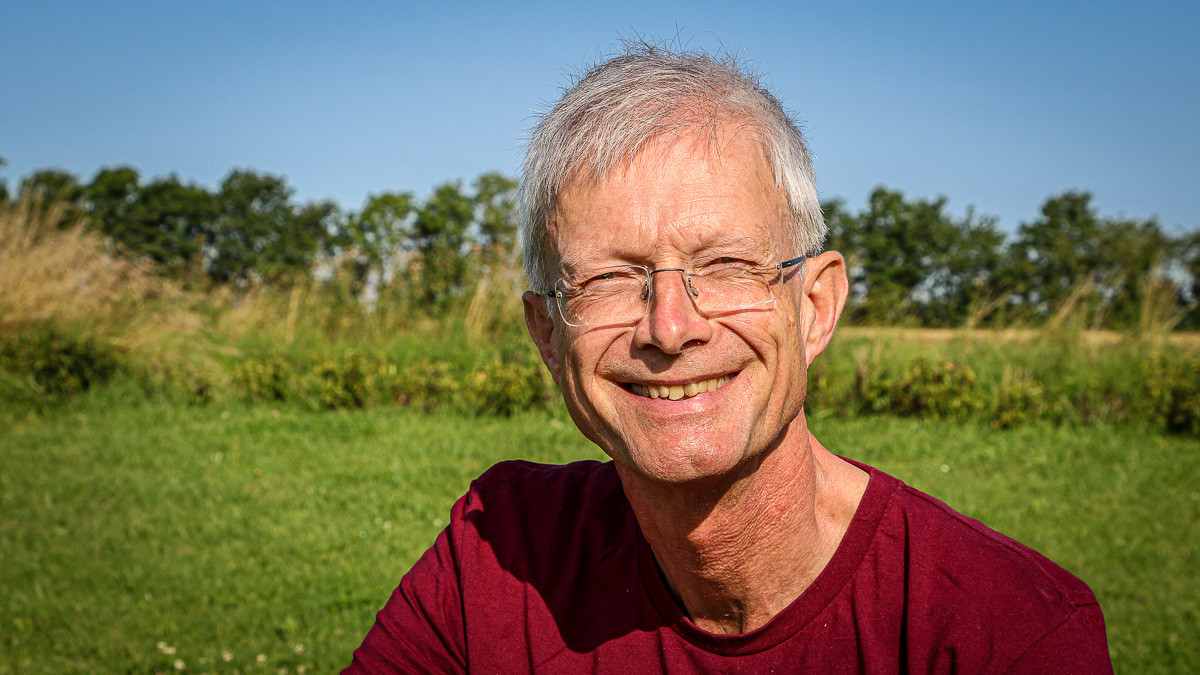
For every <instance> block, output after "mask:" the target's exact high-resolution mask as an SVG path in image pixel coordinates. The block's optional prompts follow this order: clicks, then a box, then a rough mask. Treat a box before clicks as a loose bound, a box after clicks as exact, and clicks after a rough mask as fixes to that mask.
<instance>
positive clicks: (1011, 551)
mask: <svg viewBox="0 0 1200 675" xmlns="http://www.w3.org/2000/svg"><path fill="white" fill-rule="evenodd" d="M897 482H898V483H899V481H897ZM893 499H894V502H893V505H894V508H895V509H896V511H897V512H898V513H897V514H896V515H898V516H902V517H903V522H904V528H905V529H906V530H907V531H908V532H909V536H910V538H911V539H912V540H913V541H912V543H913V544H915V546H916V550H917V551H919V552H926V553H928V554H930V555H931V556H932V555H936V557H937V559H938V560H940V561H941V562H940V563H938V567H939V569H943V570H944V571H954V572H957V573H959V574H964V575H970V576H972V577H977V576H980V575H985V574H986V575H989V576H988V578H989V583H988V584H987V585H986V590H987V592H989V593H995V594H997V595H998V596H1005V595H1012V594H1019V593H1023V594H1026V595H1031V596H1033V597H1036V598H1041V599H1042V600H1044V601H1045V602H1046V603H1047V605H1048V606H1053V605H1060V606H1062V608H1063V609H1066V610H1068V611H1069V609H1070V608H1072V607H1076V606H1081V605H1088V604H1095V603H1096V596H1095V595H1094V594H1093V593H1092V590H1091V589H1090V588H1088V586H1087V584H1085V583H1084V582H1083V581H1081V580H1080V579H1078V578H1077V577H1076V576H1075V575H1073V574H1071V573H1070V572H1068V571H1066V570H1065V569H1063V568H1062V567H1060V566H1059V565H1058V564H1056V563H1055V562H1053V561H1052V560H1050V559H1049V558H1047V557H1046V556H1044V555H1042V554H1041V553H1039V552H1038V551H1035V550H1034V549H1032V548H1030V547H1029V546H1026V545H1025V544H1022V543H1021V542H1019V541H1017V540H1015V539H1013V538H1011V537H1009V536H1007V535H1004V534H1002V533H1000V532H997V531H996V530H993V529H992V528H990V527H988V526H987V525H985V524H983V523H982V522H980V521H979V520H976V519H974V518H970V517H968V516H965V515H963V514H961V513H959V512H958V511H955V510H954V509H952V508H950V507H949V506H947V505H946V504H945V503H944V502H942V501H941V500H939V499H937V498H935V497H932V496H930V495H928V494H925V493H924V492H921V491H920V490H917V489H914V488H912V487H910V486H908V485H905V484H903V483H899V486H898V488H897V490H896V492H895V495H894V498H893ZM980 590H981V591H982V590H983V589H980Z"/></svg>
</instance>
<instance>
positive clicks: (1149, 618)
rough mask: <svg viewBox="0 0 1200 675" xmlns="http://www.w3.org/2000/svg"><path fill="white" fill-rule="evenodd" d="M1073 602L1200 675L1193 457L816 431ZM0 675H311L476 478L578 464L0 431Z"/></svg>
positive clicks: (101, 408) (523, 430)
mask: <svg viewBox="0 0 1200 675" xmlns="http://www.w3.org/2000/svg"><path fill="white" fill-rule="evenodd" d="M813 426H814V430H815V432H816V433H817V435H818V436H819V437H821V438H822V439H823V440H824V441H825V443H826V444H827V445H828V446H829V447H831V448H832V449H834V450H835V451H838V452H840V453H842V454H845V455H848V456H852V457H855V458H858V459H862V460H864V461H867V462H869V463H872V464H875V465H876V466H878V467H880V468H882V469H884V470H886V471H889V472H891V473H893V474H894V475H897V476H898V477H900V478H902V479H904V480H906V481H908V482H909V483H911V484H913V485H915V486H917V487H919V488H922V489H924V490H926V491H928V492H931V493H933V494H934V495H936V496H938V497H940V498H942V499H944V500H945V501H947V502H948V503H949V504H950V505H951V506H954V507H956V508H958V509H960V510H962V511H964V512H965V513H967V514H968V515H972V516H975V517H979V518H981V519H983V520H984V521H986V522H988V523H989V524H991V525H993V526H994V527H996V528H997V529H1000V530H1002V531H1004V532H1006V533H1008V534H1011V535H1013V536H1015V537H1017V538H1018V539H1020V540H1022V541H1025V542H1026V543H1029V544H1031V545H1032V546H1034V547H1035V548H1038V549H1040V550H1042V551H1043V552H1045V553H1046V554H1048V555H1049V556H1050V557H1051V558H1053V559H1055V560H1056V561H1058V562H1060V563H1061V564H1062V565H1063V566H1065V567H1066V568H1068V569H1069V570H1071V571H1073V572H1075V573H1076V574H1077V575H1079V576H1080V577H1082V578H1083V579H1084V580H1085V581H1087V582H1088V583H1089V584H1091V586H1092V587H1093V589H1094V590H1095V591H1096V593H1097V595H1098V596H1099V597H1100V600H1101V603H1102V606H1103V607H1104V609H1105V613H1106V615H1107V619H1108V627H1109V641H1110V646H1111V649H1112V653H1113V657H1114V660H1115V664H1116V666H1117V668H1118V670H1119V671H1125V672H1156V671H1157V672H1195V671H1198V670H1200V646H1198V645H1197V641H1196V639H1195V638H1196V635H1197V634H1200V579H1198V578H1197V576H1198V575H1196V574H1195V569H1196V567H1197V564H1198V562H1200V561H1198V560H1197V555H1196V553H1197V551H1196V548H1197V544H1196V541H1197V537H1196V534H1195V531H1196V526H1197V525H1198V524H1200V461H1197V457H1198V456H1200V441H1198V440H1196V439H1188V438H1180V437H1168V436H1158V435H1153V434H1147V433H1145V432H1144V431H1132V430H1126V429H1120V428H1106V427H1089V428H1071V427H1053V426H1042V425H1027V426H1021V427H1018V428H1015V429H1009V430H1004V431H997V430H994V429H992V428H990V427H988V426H986V425H983V424H975V423H968V424H962V423H952V422H929V421H918V420H898V419H895V418H889V417H872V418H860V419H846V420H843V419H835V418H832V417H828V418H825V419H820V420H814V422H813ZM0 448H2V450H0V458H2V464H3V467H4V469H3V471H2V472H0V673H9V672H14V673H15V672H55V673H57V672H153V671H175V670H177V669H186V670H188V671H201V672H203V671H215V672H232V671H234V670H238V671H241V672H270V673H281V672H288V673H301V672H329V671H333V670H336V669H337V668H340V667H341V666H343V665H345V664H346V663H347V662H348V660H349V657H350V653H351V651H352V650H353V648H354V647H355V646H357V644H358V642H359V641H360V640H361V638H362V635H363V634H364V633H365V631H366V630H367V628H368V627H369V626H370V624H371V621H372V619H373V614H374V612H375V611H376V610H377V609H378V607H379V605H380V604H381V603H382V602H383V601H384V600H385V599H386V597H387V596H388V594H389V593H390V591H391V589H392V588H393V587H394V586H395V584H396V583H397V582H398V580H399V578H400V576H401V575H402V574H403V572H404V571H405V569H406V568H407V566H408V565H409V564H411V562H412V561H413V560H414V559H415V558H416V556H418V555H419V554H420V552H421V551H422V550H423V549H424V548H425V547H426V546H427V545H428V544H429V543H430V542H431V541H432V539H433V537H434V535H435V533H436V532H437V531H438V529H440V528H441V526H442V525H443V523H444V519H445V518H446V514H447V510H448V508H449V506H450V504H451V503H452V502H453V500H454V499H455V498H456V497H457V496H458V495H459V494H461V493H462V492H463V490H465V488H466V486H467V484H468V482H469V481H470V480H471V478H472V477H474V476H475V475H477V474H478V473H480V471H481V470H482V469H484V468H485V467H486V466H488V465H490V464H492V463H493V462H496V461H499V460H502V459H506V458H511V457H518V456H519V457H524V458H529V459H533V460H538V461H547V462H563V461H569V460H572V459H576V458H583V457H596V456H597V451H596V450H595V448H594V447H592V446H591V445H590V444H589V443H588V442H587V441H586V440H584V439H583V438H582V437H581V436H580V435H579V433H578V432H577V431H576V430H575V429H574V427H573V426H572V425H571V423H570V421H569V420H568V419H567V418H566V417H565V416H563V415H561V414H560V413H556V414H547V413H542V414H538V415H527V416H517V417H514V418H511V419H499V418H475V417H469V418H468V417H458V416H452V415H449V414H423V413H419V412H415V411H413V410H409V409H397V408H376V409H371V410H367V411H353V412H345V411H338V412H326V413H314V412H311V411H306V410H303V409H301V408H299V407H286V406H285V407H279V408H275V407H272V406H269V405H210V406H186V405H180V404H172V403H167V402H162V401H157V400H151V399H147V398H146V397H145V396H144V395H143V394H142V393H140V391H138V390H136V389H134V388H132V387H122V386H115V387H109V388H106V389H103V390H99V391H93V392H91V393H89V394H87V395H86V396H84V397H83V398H82V399H80V400H79V401H78V402H76V403H73V404H70V405H67V406H64V407H61V408H58V409H55V410H52V411H50V412H48V413H46V414H45V415H43V416H41V417H38V418H34V419H32V420H28V421H25V422H22V423H21V424H20V425H19V426H16V427H13V428H9V429H7V430H0Z"/></svg>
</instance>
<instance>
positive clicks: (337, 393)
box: [302, 350, 370, 409]
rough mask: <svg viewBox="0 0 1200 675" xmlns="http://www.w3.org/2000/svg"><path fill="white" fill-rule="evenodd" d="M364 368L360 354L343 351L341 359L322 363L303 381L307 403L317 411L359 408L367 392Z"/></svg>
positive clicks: (364, 364) (366, 399) (365, 400)
mask: <svg viewBox="0 0 1200 675" xmlns="http://www.w3.org/2000/svg"><path fill="white" fill-rule="evenodd" d="M368 370H369V368H368V366H367V362H366V360H365V359H364V358H363V356H362V354H361V353H359V352H358V351H356V350H349V351H347V352H346V353H345V354H344V355H343V356H342V358H341V359H339V360H337V361H332V360H329V359H326V360H323V361H321V362H319V363H317V365H315V366H313V368H312V371H310V373H309V374H308V375H307V376H306V377H305V378H304V381H303V385H302V387H303V389H304V393H305V395H306V398H307V400H308V401H309V402H310V403H312V404H314V405H315V406H317V407H320V408H328V409H336V408H362V407H365V406H366V405H367V401H368V394H369V391H370V378H369V376H368Z"/></svg>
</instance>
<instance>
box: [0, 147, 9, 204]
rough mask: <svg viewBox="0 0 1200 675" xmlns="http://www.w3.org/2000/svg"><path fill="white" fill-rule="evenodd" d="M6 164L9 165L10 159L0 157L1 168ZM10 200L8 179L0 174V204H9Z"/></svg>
mask: <svg viewBox="0 0 1200 675" xmlns="http://www.w3.org/2000/svg"><path fill="white" fill-rule="evenodd" d="M6 166H8V160H6V159H4V158H3V157H0V169H3V168H4V167H6ZM8 201H9V196H8V181H7V180H5V179H4V176H0V205H4V204H7V203H8Z"/></svg>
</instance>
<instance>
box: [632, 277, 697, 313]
mask: <svg viewBox="0 0 1200 675" xmlns="http://www.w3.org/2000/svg"><path fill="white" fill-rule="evenodd" d="M659 272H679V273H680V274H682V275H683V279H682V281H683V289H684V292H685V293H686V294H687V296H688V300H689V301H690V304H691V308H692V310H693V311H695V312H699V311H700V307H699V305H697V304H696V298H698V297H700V293H699V292H698V291H697V290H696V287H695V286H694V285H692V275H690V274H688V272H687V270H685V269H682V268H679V267H664V268H662V269H658V270H653V271H651V272H650V276H649V277H648V278H647V279H646V287H645V289H644V290H643V291H642V300H643V302H645V303H646V312H647V313H649V312H651V311H653V307H652V305H653V304H654V302H655V300H656V299H657V297H658V296H659V295H661V293H656V292H655V290H654V275H656V274H658V273H659ZM668 283H669V282H668Z"/></svg>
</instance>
